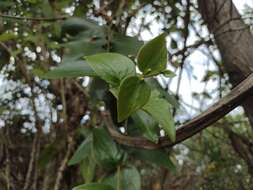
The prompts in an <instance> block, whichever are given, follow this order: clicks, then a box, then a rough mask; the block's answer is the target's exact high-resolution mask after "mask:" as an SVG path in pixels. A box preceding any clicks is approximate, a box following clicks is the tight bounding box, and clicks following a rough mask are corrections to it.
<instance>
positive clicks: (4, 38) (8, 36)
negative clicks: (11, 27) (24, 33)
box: [0, 33, 17, 42]
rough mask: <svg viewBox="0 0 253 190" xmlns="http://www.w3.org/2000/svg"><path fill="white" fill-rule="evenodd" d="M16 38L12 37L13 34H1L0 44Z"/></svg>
mask: <svg viewBox="0 0 253 190" xmlns="http://www.w3.org/2000/svg"><path fill="white" fill-rule="evenodd" d="M15 38H17V36H16V35H14V34H13V33H3V34H1V35H0V42H5V41H8V40H13V39H15Z"/></svg>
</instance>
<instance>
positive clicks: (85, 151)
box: [68, 136, 92, 166]
mask: <svg viewBox="0 0 253 190" xmlns="http://www.w3.org/2000/svg"><path fill="white" fill-rule="evenodd" d="M91 143H92V136H89V137H87V139H85V140H84V141H83V142H82V144H81V145H80V146H79V147H78V149H77V150H76V151H75V153H74V155H73V156H72V158H71V159H70V161H69V162H68V165H69V166H71V165H75V164H77V163H79V162H81V161H82V160H84V159H85V158H86V157H88V156H90V153H91Z"/></svg>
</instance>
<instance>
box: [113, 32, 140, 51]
mask: <svg viewBox="0 0 253 190" xmlns="http://www.w3.org/2000/svg"><path fill="white" fill-rule="evenodd" d="M142 45H143V42H141V41H139V40H138V38H136V37H130V36H125V35H122V34H120V33H115V34H114V35H113V39H112V51H113V52H117V53H120V54H124V55H127V56H128V55H136V53H137V52H138V49H140V47H141V46H142Z"/></svg>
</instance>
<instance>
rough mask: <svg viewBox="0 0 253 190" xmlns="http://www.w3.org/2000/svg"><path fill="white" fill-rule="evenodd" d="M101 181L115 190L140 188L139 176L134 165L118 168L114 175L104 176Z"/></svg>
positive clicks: (139, 189) (138, 189)
mask: <svg viewBox="0 0 253 190" xmlns="http://www.w3.org/2000/svg"><path fill="white" fill-rule="evenodd" d="M103 183H106V184H108V185H111V186H112V187H114V189H116V190H130V189H131V190H141V177H140V174H139V172H138V170H137V169H136V168H135V167H129V168H124V169H122V170H118V172H117V173H115V174H114V175H111V176H109V177H107V178H105V179H104V181H103Z"/></svg>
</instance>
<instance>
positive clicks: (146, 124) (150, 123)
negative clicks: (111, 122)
mask: <svg viewBox="0 0 253 190" xmlns="http://www.w3.org/2000/svg"><path fill="white" fill-rule="evenodd" d="M132 118H133V120H134V125H135V126H136V127H138V128H139V129H140V130H141V132H142V134H143V136H144V137H146V138H147V139H149V140H150V141H152V142H154V143H157V142H158V134H157V129H158V123H157V122H156V121H154V119H153V118H152V117H151V116H150V115H149V114H147V113H146V112H144V111H142V110H138V111H137V112H135V113H134V114H132Z"/></svg>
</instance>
